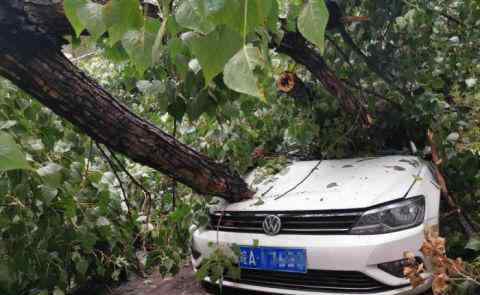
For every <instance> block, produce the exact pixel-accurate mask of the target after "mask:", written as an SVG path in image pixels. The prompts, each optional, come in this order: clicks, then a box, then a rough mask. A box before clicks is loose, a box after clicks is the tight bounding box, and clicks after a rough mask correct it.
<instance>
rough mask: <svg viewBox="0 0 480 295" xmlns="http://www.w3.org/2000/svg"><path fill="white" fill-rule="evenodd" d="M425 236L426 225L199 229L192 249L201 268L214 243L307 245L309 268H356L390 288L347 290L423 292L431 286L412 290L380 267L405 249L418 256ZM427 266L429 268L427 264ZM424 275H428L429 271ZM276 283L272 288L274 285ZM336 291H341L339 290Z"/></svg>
mask: <svg viewBox="0 0 480 295" xmlns="http://www.w3.org/2000/svg"><path fill="white" fill-rule="evenodd" d="M423 237H424V226H423V225H421V226H418V227H415V228H411V229H407V230H404V231H399V232H394V233H388V234H382V235H369V236H366V235H331V236H330V235H277V236H267V235H264V234H252V233H238V232H217V231H212V230H202V229H199V230H196V231H195V232H194V233H193V249H194V250H195V251H196V252H198V253H199V254H200V256H199V257H197V258H196V259H192V262H193V266H194V268H198V267H199V266H200V264H201V263H202V260H203V259H204V258H205V257H208V256H209V255H210V254H211V253H212V252H213V251H214V249H215V247H216V246H213V247H212V243H213V244H214V245H217V242H218V246H219V247H220V248H222V249H223V250H224V251H225V252H226V253H231V254H232V255H233V253H232V252H231V250H230V246H232V245H233V244H236V245H253V243H254V240H258V242H259V246H264V247H292V248H305V249H306V252H307V265H308V266H307V268H308V269H309V270H327V271H355V272H360V273H363V274H365V275H366V276H368V277H370V278H373V279H374V280H376V281H378V282H380V283H382V284H384V285H385V286H386V287H389V290H387V291H380V292H376V293H375V292H364V291H362V292H357V293H356V292H355V290H349V291H348V292H346V291H345V290H343V291H341V292H340V293H346V294H378V295H393V294H420V293H421V292H422V291H424V289H427V288H428V287H429V286H428V285H429V284H428V283H426V284H424V286H422V287H421V288H417V289H415V290H412V289H411V287H409V286H408V283H409V282H408V280H406V279H403V278H398V277H395V276H393V275H391V274H389V273H387V272H385V271H383V270H381V269H379V268H378V267H377V265H378V264H380V263H384V262H390V261H395V260H399V259H402V258H403V253H404V252H405V251H411V252H413V253H415V254H416V255H417V256H419V257H423V256H422V254H421V253H420V252H419V249H420V247H421V244H422V241H423ZM426 266H427V269H430V267H429V265H428V264H427V265H426ZM425 276H429V274H428V273H426V274H425ZM224 285H225V286H230V287H235V288H242V289H248V290H255V291H262V292H268V293H278V294H298V295H303V294H305V295H306V294H309V295H311V294H332V293H335V292H333V291H325V292H323V293H322V292H321V291H320V292H318V291H315V292H313V291H309V290H299V289H292V288H277V287H274V286H268V284H262V285H260V284H243V283H241V282H240V283H239V282H230V281H225V282H224ZM272 287H273V288H272ZM336 293H337V294H338V293H339V292H336Z"/></svg>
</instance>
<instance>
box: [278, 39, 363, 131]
mask: <svg viewBox="0 0 480 295" xmlns="http://www.w3.org/2000/svg"><path fill="white" fill-rule="evenodd" d="M277 50H278V52H280V53H284V54H286V55H288V56H290V57H291V58H293V60H295V61H296V62H297V63H299V64H302V65H304V66H305V67H306V68H307V69H308V70H309V71H310V72H311V73H312V74H313V75H314V76H315V77H316V78H317V79H318V80H319V81H320V83H322V85H323V87H324V88H325V89H326V90H327V91H328V92H329V93H330V94H331V95H333V96H335V97H337V98H338V99H339V100H340V103H341V106H342V108H343V110H344V111H345V112H346V113H348V114H352V115H359V116H358V117H359V120H360V122H361V123H362V124H363V125H364V126H370V125H371V123H372V122H371V121H372V118H371V116H370V115H369V114H368V112H367V107H366V105H367V104H366V102H365V101H364V100H363V99H362V98H359V97H356V96H354V95H353V94H352V92H351V91H350V90H349V89H348V88H347V87H345V84H344V83H343V82H342V81H341V80H340V79H338V78H337V76H336V75H335V73H334V72H333V71H332V70H330V68H329V67H328V65H327V64H326V62H325V60H324V59H323V58H322V56H321V55H320V54H319V53H318V52H317V51H316V50H315V49H314V48H312V47H310V46H309V44H308V42H307V41H306V40H305V38H303V37H302V36H301V35H300V34H299V33H294V32H286V33H285V36H284V37H283V39H282V42H281V44H280V45H279V46H278V47H277Z"/></svg>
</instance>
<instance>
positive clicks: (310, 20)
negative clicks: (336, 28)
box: [298, 0, 329, 54]
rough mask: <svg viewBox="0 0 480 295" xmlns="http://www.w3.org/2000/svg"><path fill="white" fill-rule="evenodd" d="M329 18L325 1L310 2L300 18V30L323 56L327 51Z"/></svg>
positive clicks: (314, 0) (310, 0)
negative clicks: (326, 31)
mask: <svg viewBox="0 0 480 295" xmlns="http://www.w3.org/2000/svg"><path fill="white" fill-rule="evenodd" d="M328 18H329V13H328V9H327V6H326V4H325V1H323V0H309V1H308V2H307V4H305V6H304V7H303V10H302V12H301V13H300V16H299V17H298V30H299V31H300V33H301V34H302V35H303V36H304V37H305V38H306V39H307V40H308V41H310V42H312V43H313V44H315V45H316V46H317V47H318V48H319V49H320V51H321V52H322V54H323V52H324V50H325V30H326V28H327V23H328Z"/></svg>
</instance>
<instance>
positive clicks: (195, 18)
mask: <svg viewBox="0 0 480 295" xmlns="http://www.w3.org/2000/svg"><path fill="white" fill-rule="evenodd" d="M175 20H176V21H177V23H178V24H179V25H181V26H182V27H184V28H187V29H191V30H194V31H197V32H201V33H204V34H207V33H209V32H211V31H212V30H213V29H214V28H215V25H214V24H213V23H212V22H211V21H210V20H208V18H207V13H206V10H205V5H204V1H203V0H184V1H183V2H182V3H181V4H180V6H179V7H178V9H177V11H176V13H175Z"/></svg>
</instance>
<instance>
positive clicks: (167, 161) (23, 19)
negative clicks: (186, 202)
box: [0, 0, 252, 201]
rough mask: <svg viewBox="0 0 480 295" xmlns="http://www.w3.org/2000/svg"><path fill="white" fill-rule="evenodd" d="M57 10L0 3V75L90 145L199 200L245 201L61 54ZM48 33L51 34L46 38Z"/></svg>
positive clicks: (219, 169)
mask: <svg viewBox="0 0 480 295" xmlns="http://www.w3.org/2000/svg"><path fill="white" fill-rule="evenodd" d="M62 2H63V1H59V0H24V1H21V0H10V1H3V2H2V3H0V75H2V76H4V77H6V78H8V79H9V80H10V81H12V82H13V83H14V84H16V85H17V86H18V87H20V88H21V89H22V90H24V91H25V92H27V93H29V94H31V95H32V96H33V97H34V98H36V99H37V100H38V101H40V102H41V103H42V104H44V105H45V106H47V107H48V108H50V109H51V110H53V111H54V112H55V113H56V114H58V115H59V116H61V117H63V118H65V119H66V120H68V121H70V122H71V123H72V124H74V125H75V126H77V127H79V128H80V129H81V130H83V131H84V132H85V133H86V134H88V135H89V136H91V137H92V138H93V139H94V140H96V141H98V142H100V143H103V144H105V145H106V146H108V147H109V148H110V149H112V150H114V151H116V152H119V153H122V154H124V155H126V156H127V157H129V158H131V159H132V160H134V161H136V162H138V163H141V164H144V165H147V166H149V167H152V168H154V169H156V170H158V171H160V172H162V173H164V174H166V175H168V176H171V177H172V178H174V179H176V180H178V181H180V182H181V183H183V184H185V185H187V186H189V187H191V188H192V189H194V190H195V191H196V192H198V193H201V194H205V195H217V196H221V197H224V198H225V199H227V200H229V201H240V200H243V199H246V198H248V197H250V196H251V195H252V192H251V191H250V190H249V188H248V186H247V184H246V183H245V182H244V181H243V179H242V178H241V177H240V176H239V175H238V174H237V173H234V172H231V171H230V169H229V168H228V167H227V166H225V165H222V164H219V163H216V162H215V161H213V160H212V159H209V158H208V157H206V156H204V155H202V154H200V153H198V152H196V151H195V150H193V149H191V148H189V147H188V146H186V145H184V144H182V143H181V142H179V141H177V140H176V139H175V138H173V137H172V136H170V135H168V134H167V133H165V132H163V131H162V130H160V129H159V128H157V127H156V126H154V125H153V124H151V123H149V122H147V121H145V120H144V119H142V118H140V117H138V116H137V115H135V114H134V113H133V112H131V111H130V110H129V109H128V108H127V107H126V106H125V105H123V104H122V103H120V102H119V101H118V100H116V99H115V98H114V97H112V96H111V95H110V94H109V93H108V92H107V91H106V90H104V89H103V88H102V87H101V86H100V85H99V84H98V83H97V82H95V81H94V80H93V79H91V78H89V77H87V76H86V75H85V74H84V73H83V72H82V71H81V70H80V69H79V68H77V67H76V66H75V65H74V64H72V63H71V62H70V61H69V60H68V59H67V58H66V57H65V56H64V55H63V54H62V53H61V50H60V45H61V43H62V39H61V37H62V36H61V35H57V34H62V32H63V30H65V28H66V27H65V26H64V22H63V23H62V21H61V20H62V17H60V16H59V15H58V14H59V13H63V10H62V9H61V8H60V7H59V5H61V4H62ZM48 11H49V12H50V13H48ZM37 16H39V17H37ZM62 16H63V14H62ZM63 20H64V21H65V22H66V21H67V20H66V19H65V17H64V16H63ZM67 24H68V23H67ZM52 25H56V28H52V31H49V29H50V26H52Z"/></svg>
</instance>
